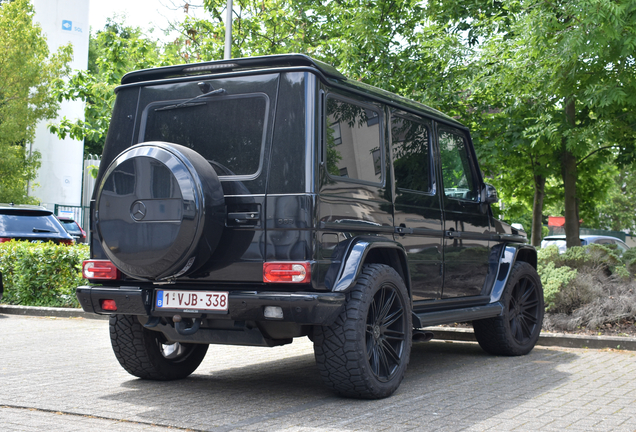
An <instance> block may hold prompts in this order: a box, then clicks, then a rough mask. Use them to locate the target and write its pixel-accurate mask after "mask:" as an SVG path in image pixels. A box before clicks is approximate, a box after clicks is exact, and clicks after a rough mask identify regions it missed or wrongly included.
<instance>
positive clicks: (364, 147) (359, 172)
mask: <svg viewBox="0 0 636 432" xmlns="http://www.w3.org/2000/svg"><path fill="white" fill-rule="evenodd" d="M326 125H327V128H326V129H327V131H326V137H327V171H329V174H331V175H332V176H333V177H348V178H351V179H357V180H364V181H369V182H373V183H380V182H381V181H382V150H381V149H382V147H381V140H380V112H379V111H375V110H372V109H369V108H364V107H362V106H360V105H357V104H354V103H350V102H345V101H341V100H339V99H335V98H333V97H330V98H327V121H326Z"/></svg>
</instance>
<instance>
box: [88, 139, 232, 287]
mask: <svg viewBox="0 0 636 432" xmlns="http://www.w3.org/2000/svg"><path fill="white" fill-rule="evenodd" d="M95 208H96V212H95V222H96V224H95V227H96V231H97V235H98V236H99V241H100V242H101V245H102V247H103V249H104V252H105V254H106V255H107V257H108V258H109V259H110V260H111V261H112V262H113V263H114V264H115V265H116V266H117V267H118V268H119V269H120V270H121V271H122V272H123V273H125V274H127V275H129V276H133V277H137V278H142V279H150V280H161V279H169V278H175V277H178V276H182V275H188V274H191V273H193V272H195V271H196V270H198V269H199V268H200V267H201V266H202V265H203V264H205V262H206V261H207V260H208V259H209V257H210V255H211V254H212V252H213V251H214V249H215V248H216V246H217V245H218V242H219V239H220V237H221V234H222V232H223V227H224V225H225V200H224V198H223V188H222V186H221V183H220V181H219V179H218V177H217V175H216V173H215V171H214V169H213V168H212V166H211V165H210V164H209V163H208V161H207V160H206V159H205V158H203V156H201V155H200V154H198V153H197V152H195V151H194V150H192V149H189V148H187V147H184V146H181V145H178V144H171V143H163V142H146V143H142V144H138V145H136V146H133V147H130V148H129V149H127V150H125V151H123V152H122V153H121V154H119V156H117V157H116V158H115V160H114V161H113V162H112V163H111V164H110V165H109V166H108V168H107V169H106V172H105V174H104V176H103V177H102V181H101V182H100V184H99V188H98V191H97V197H96V203H95Z"/></svg>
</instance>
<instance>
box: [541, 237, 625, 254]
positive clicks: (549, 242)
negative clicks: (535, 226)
mask: <svg viewBox="0 0 636 432" xmlns="http://www.w3.org/2000/svg"><path fill="white" fill-rule="evenodd" d="M580 239H581V246H586V245H590V244H592V243H596V244H603V245H613V244H615V245H616V247H617V248H618V253H619V255H622V254H623V253H624V252H625V251H626V250H628V249H629V246H627V245H626V244H625V242H624V241H622V240H620V239H617V238H616V237H610V236H603V235H582V236H580ZM548 246H556V247H558V248H559V253H564V252H565V249H566V247H565V236H564V235H553V236H548V237H545V238H544V239H543V241H541V248H545V247H548Z"/></svg>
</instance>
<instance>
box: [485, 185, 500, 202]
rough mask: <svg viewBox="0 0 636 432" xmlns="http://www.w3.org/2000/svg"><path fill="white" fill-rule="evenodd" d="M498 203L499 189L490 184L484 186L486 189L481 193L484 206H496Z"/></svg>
mask: <svg viewBox="0 0 636 432" xmlns="http://www.w3.org/2000/svg"><path fill="white" fill-rule="evenodd" d="M498 201H499V197H498V196H497V189H495V187H494V186H493V185H489V184H488V183H486V184H484V188H483V189H482V191H481V202H482V203H484V204H495V203H496V202H498Z"/></svg>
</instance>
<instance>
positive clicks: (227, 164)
mask: <svg viewBox="0 0 636 432" xmlns="http://www.w3.org/2000/svg"><path fill="white" fill-rule="evenodd" d="M186 101H188V99H184V100H171V101H162V102H155V103H152V104H150V105H148V106H147V107H146V109H145V112H144V114H143V119H142V125H141V131H140V137H139V138H140V139H139V142H144V141H145V142H148V141H165V142H170V143H175V144H181V145H183V146H186V147H189V148H191V149H194V150H195V151H196V152H198V153H199V154H200V155H202V156H203V157H204V158H206V159H207V160H208V162H210V164H211V165H212V166H213V167H214V169H215V170H216V173H217V175H218V176H220V177H222V176H239V177H245V178H254V177H256V176H258V174H259V173H260V170H261V168H262V163H263V148H264V143H265V137H266V134H267V130H266V129H267V127H266V123H267V122H266V119H267V115H268V111H269V98H268V97H267V95H266V94H264V93H253V94H243V95H230V96H211V97H209V98H205V99H197V100H194V101H191V102H188V103H185V104H183V103H184V102H186ZM179 104H183V106H179Z"/></svg>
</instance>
